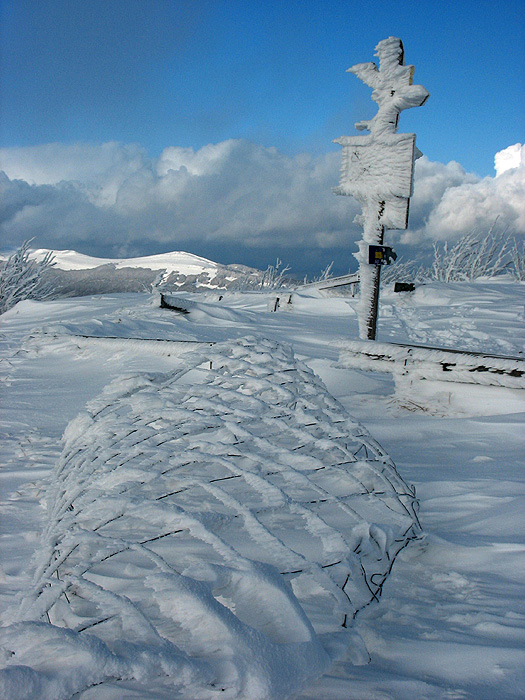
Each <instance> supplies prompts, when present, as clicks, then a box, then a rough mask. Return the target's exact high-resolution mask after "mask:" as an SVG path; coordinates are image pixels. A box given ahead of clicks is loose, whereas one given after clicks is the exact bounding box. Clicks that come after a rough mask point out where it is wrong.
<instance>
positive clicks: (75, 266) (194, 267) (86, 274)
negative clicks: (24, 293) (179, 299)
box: [31, 249, 265, 296]
mask: <svg viewBox="0 0 525 700" xmlns="http://www.w3.org/2000/svg"><path fill="white" fill-rule="evenodd" d="M48 252H49V251H48V250H45V249H38V250H35V251H33V252H32V253H31V257H33V258H35V259H37V260H41V259H42V258H44V257H45V255H46V254H47V253H48ZM53 256H54V263H55V265H54V267H53V268H52V269H51V270H50V271H49V273H48V274H49V275H50V276H51V278H52V281H53V284H54V286H55V288H56V291H57V296H86V295H91V294H111V293H116V292H144V291H151V289H152V287H153V285H160V286H161V287H162V289H164V290H166V291H208V290H212V289H235V288H242V289H257V288H259V287H260V286H261V284H262V281H263V278H264V274H265V273H264V272H262V271H261V270H256V269H255V268H251V267H246V266H245V265H236V264H233V265H221V264H220V263H216V262H213V261H212V260H207V259H206V258H201V257H199V256H198V255H193V254H192V253H185V252H183V251H174V252H171V253H162V254H160V255H148V256H144V257H139V258H96V257H93V256H89V255H83V254H82V253H77V252H76V251H75V250H57V251H53Z"/></svg>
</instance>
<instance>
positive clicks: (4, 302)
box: [0, 240, 55, 314]
mask: <svg viewBox="0 0 525 700" xmlns="http://www.w3.org/2000/svg"><path fill="white" fill-rule="evenodd" d="M30 244H31V240H27V241H24V243H22V245H21V246H20V248H19V249H18V250H17V251H16V252H15V253H13V254H12V255H11V256H9V258H7V260H5V262H3V263H0V314H3V313H5V312H6V311H8V310H9V309H11V308H12V307H13V306H14V305H15V304H17V303H18V302H19V301H23V300H24V299H39V300H42V299H48V298H49V297H50V296H52V295H53V284H52V282H51V280H49V279H48V277H47V275H46V273H47V272H48V270H49V269H50V268H51V267H53V265H54V264H55V263H54V262H53V253H52V252H51V251H50V252H48V253H46V255H45V256H44V257H43V258H42V260H34V259H32V258H30V248H29V246H30Z"/></svg>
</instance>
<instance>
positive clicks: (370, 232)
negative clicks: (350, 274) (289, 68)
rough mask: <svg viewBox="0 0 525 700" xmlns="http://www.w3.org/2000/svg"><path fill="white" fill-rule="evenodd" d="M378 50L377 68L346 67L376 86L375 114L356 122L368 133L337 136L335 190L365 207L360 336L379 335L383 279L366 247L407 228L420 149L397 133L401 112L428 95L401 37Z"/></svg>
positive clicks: (410, 137) (359, 256)
mask: <svg viewBox="0 0 525 700" xmlns="http://www.w3.org/2000/svg"><path fill="white" fill-rule="evenodd" d="M376 56H378V57H379V68H378V67H377V66H376V64H375V63H358V64H357V65H355V66H352V68H349V69H348V70H349V71H350V72H351V73H354V74H355V75H357V77H358V78H360V79H361V80H362V81H363V82H365V83H366V84H367V85H369V86H370V87H371V88H373V92H372V99H373V100H374V101H375V102H377V104H378V105H379V109H378V111H377V114H376V115H375V117H374V118H373V119H370V120H368V121H361V122H357V124H356V125H355V126H356V129H358V130H359V131H363V130H368V131H369V132H370V134H369V135H365V136H341V138H339V139H335V143H339V144H341V146H343V154H342V155H343V158H342V167H341V180H340V184H339V187H336V188H334V192H335V193H336V194H343V195H351V196H353V197H355V198H356V199H357V200H358V201H359V202H360V204H361V206H362V209H363V213H362V215H361V216H358V217H356V222H357V223H361V224H362V225H363V238H362V240H361V241H360V242H359V244H358V245H359V252H358V253H357V254H356V255H355V257H356V258H357V260H358V261H359V278H360V302H359V307H358V317H359V319H358V320H359V336H360V338H361V339H363V340H365V339H368V340H375V339H376V330H377V313H378V306H379V284H380V279H381V271H380V270H381V267H380V265H373V264H370V262H369V258H368V247H369V246H370V245H382V244H383V237H384V231H385V228H391V229H405V228H407V226H408V204H409V198H410V196H411V195H412V189H413V170H414V161H415V159H416V158H418V157H419V156H420V155H421V153H420V152H419V151H418V150H417V148H416V145H415V140H416V136H415V134H397V133H396V132H397V127H398V121H399V113H400V112H401V111H402V110H403V109H408V108H409V107H417V106H420V105H422V104H424V103H425V102H426V100H427V98H428V96H429V95H428V92H427V91H426V90H425V88H424V87H423V86H422V85H413V84H412V76H413V73H414V66H405V65H404V49H403V43H402V41H401V40H400V39H397V38H396V37H389V38H388V39H384V40H383V41H380V42H379V44H378V45H377V46H376Z"/></svg>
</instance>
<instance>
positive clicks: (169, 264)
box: [31, 248, 221, 275]
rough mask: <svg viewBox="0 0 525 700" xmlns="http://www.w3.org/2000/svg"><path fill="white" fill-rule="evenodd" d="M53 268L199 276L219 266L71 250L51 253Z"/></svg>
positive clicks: (176, 255) (183, 258)
mask: <svg viewBox="0 0 525 700" xmlns="http://www.w3.org/2000/svg"><path fill="white" fill-rule="evenodd" d="M49 252H50V251H48V250H45V249H43V248H39V249H37V250H35V251H33V253H32V254H31V257H34V258H35V259H37V260H41V259H43V258H44V257H45V255H46V254H47V253H49ZM52 252H53V256H54V261H55V266H56V267H57V268H58V269H60V270H90V269H92V268H94V267H100V266H101V265H114V266H115V268H116V269H117V270H118V269H122V268H123V267H131V268H133V267H139V268H146V269H149V270H166V272H167V273H170V272H178V273H181V274H183V275H199V274H201V273H202V272H209V273H215V272H216V271H217V269H218V268H220V267H221V265H219V264H218V263H215V262H212V261H211V260H207V259H206V258H201V257H199V256H198V255H193V254H192V253H184V252H182V251H174V252H171V253H161V254H160V255H146V256H143V257H139V258H96V257H93V256H90V255H83V254H82V253H77V252H76V251H75V250H54V251H52Z"/></svg>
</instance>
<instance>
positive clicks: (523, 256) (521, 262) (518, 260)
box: [509, 239, 525, 282]
mask: <svg viewBox="0 0 525 700" xmlns="http://www.w3.org/2000/svg"><path fill="white" fill-rule="evenodd" d="M509 252H510V259H511V266H510V272H511V274H512V276H513V277H514V279H516V280H518V281H519V282H523V281H525V241H523V240H522V241H520V242H519V243H518V241H517V240H516V239H514V243H513V245H512V247H511V248H510V251H509Z"/></svg>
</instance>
